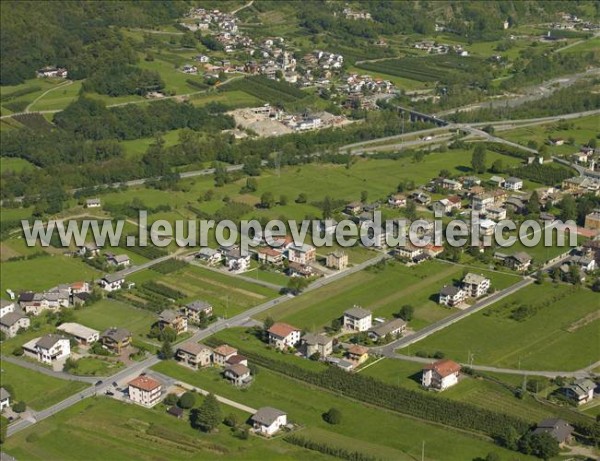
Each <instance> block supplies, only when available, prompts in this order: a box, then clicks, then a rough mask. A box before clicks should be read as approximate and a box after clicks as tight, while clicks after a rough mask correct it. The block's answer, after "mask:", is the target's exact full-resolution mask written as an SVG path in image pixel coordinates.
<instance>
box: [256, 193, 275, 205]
mask: <svg viewBox="0 0 600 461" xmlns="http://www.w3.org/2000/svg"><path fill="white" fill-rule="evenodd" d="M260 206H261V207H263V208H272V207H274V206H275V197H274V196H273V192H265V193H264V194H262V195H261V197H260Z"/></svg>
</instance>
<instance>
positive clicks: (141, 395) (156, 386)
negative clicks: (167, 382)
mask: <svg viewBox="0 0 600 461" xmlns="http://www.w3.org/2000/svg"><path fill="white" fill-rule="evenodd" d="M128 393H129V399H130V400H131V401H132V402H135V403H137V404H139V405H143V406H145V407H152V406H154V405H156V404H157V403H158V402H159V401H160V397H161V394H162V384H161V383H160V382H158V381H157V380H156V379H154V378H151V377H149V376H138V377H137V378H135V379H132V380H131V381H129V383H128Z"/></svg>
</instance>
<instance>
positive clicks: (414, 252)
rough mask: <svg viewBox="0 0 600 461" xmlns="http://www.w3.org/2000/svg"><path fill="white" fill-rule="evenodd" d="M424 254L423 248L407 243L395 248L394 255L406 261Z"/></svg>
mask: <svg viewBox="0 0 600 461" xmlns="http://www.w3.org/2000/svg"><path fill="white" fill-rule="evenodd" d="M421 254H423V248H420V247H416V246H414V245H412V244H411V243H407V244H406V245H401V246H397V247H396V248H394V256H396V257H397V258H400V259H404V260H406V261H414V260H415V258H417V257H418V256H420V255H421Z"/></svg>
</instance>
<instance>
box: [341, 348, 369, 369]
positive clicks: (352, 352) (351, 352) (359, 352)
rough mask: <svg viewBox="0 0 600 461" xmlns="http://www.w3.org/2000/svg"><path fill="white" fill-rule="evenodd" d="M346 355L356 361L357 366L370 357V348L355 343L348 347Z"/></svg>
mask: <svg viewBox="0 0 600 461" xmlns="http://www.w3.org/2000/svg"><path fill="white" fill-rule="evenodd" d="M346 356H347V357H348V359H349V360H351V361H352V362H354V366H355V367H357V366H358V365H360V364H361V363H363V362H366V361H367V359H368V358H369V348H368V347H365V346H359V345H358V344H354V345H353V346H350V347H349V348H348V350H347V351H346Z"/></svg>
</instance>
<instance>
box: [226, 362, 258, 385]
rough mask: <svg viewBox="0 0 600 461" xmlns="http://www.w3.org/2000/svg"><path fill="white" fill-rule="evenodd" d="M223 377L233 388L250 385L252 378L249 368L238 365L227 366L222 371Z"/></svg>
mask: <svg viewBox="0 0 600 461" xmlns="http://www.w3.org/2000/svg"><path fill="white" fill-rule="evenodd" d="M223 376H224V377H225V378H226V379H228V380H229V381H231V383H232V384H233V385H234V386H243V385H246V384H250V382H251V381H252V376H250V368H248V367H247V366H246V365H242V364H241V363H238V364H236V365H229V366H227V367H226V368H225V370H223Z"/></svg>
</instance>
